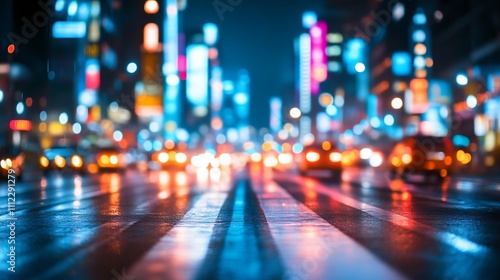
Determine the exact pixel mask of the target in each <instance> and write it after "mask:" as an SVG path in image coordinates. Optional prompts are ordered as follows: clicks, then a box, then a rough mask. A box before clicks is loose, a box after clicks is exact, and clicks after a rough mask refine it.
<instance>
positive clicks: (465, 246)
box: [294, 178, 489, 255]
mask: <svg viewBox="0 0 500 280" xmlns="http://www.w3.org/2000/svg"><path fill="white" fill-rule="evenodd" d="M294 181H295V182H296V183H298V184H301V182H299V181H298V179H297V178H294ZM314 188H315V191H318V192H320V193H323V194H325V195H328V196H329V197H331V198H333V199H335V200H337V201H338V202H340V203H342V204H344V205H347V206H349V207H352V208H355V209H358V210H360V211H363V212H365V213H367V214H369V215H371V216H374V217H376V218H379V219H381V220H384V221H387V222H390V223H392V224H395V225H397V226H400V227H402V228H405V229H408V230H411V231H414V232H416V233H419V234H422V235H425V236H427V237H430V238H432V239H434V240H438V241H440V242H442V243H445V244H448V245H450V246H452V247H454V248H455V249H457V250H459V251H460V252H464V253H470V254H478V255H482V254H485V253H487V252H488V251H489V250H488V248H487V247H485V246H483V245H480V244H477V243H475V242H473V241H470V240H468V239H466V238H463V237H460V236H458V235H456V234H454V233H451V232H446V231H440V230H437V229H435V228H433V227H431V226H428V225H426V224H423V223H420V222H418V221H415V220H412V219H410V218H407V217H404V216H401V215H398V214H395V213H392V212H389V211H386V210H383V209H380V208H378V207H375V206H373V205H370V204H367V203H364V202H361V201H358V200H356V199H354V198H351V197H349V196H347V195H344V194H342V193H340V192H339V191H337V190H334V189H331V188H327V187H325V186H323V185H321V184H320V183H319V182H318V183H317V184H315V186H314Z"/></svg>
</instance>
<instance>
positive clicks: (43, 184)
mask: <svg viewBox="0 0 500 280" xmlns="http://www.w3.org/2000/svg"><path fill="white" fill-rule="evenodd" d="M46 188H47V180H46V179H45V178H42V180H41V181H40V199H41V200H45V199H46V198H47V192H46V190H45V189H46Z"/></svg>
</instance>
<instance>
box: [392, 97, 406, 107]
mask: <svg viewBox="0 0 500 280" xmlns="http://www.w3.org/2000/svg"><path fill="white" fill-rule="evenodd" d="M391 106H392V108H393V109H395V110H399V109H401V108H403V100H402V99H401V98H399V97H395V98H394V99H392V101H391Z"/></svg>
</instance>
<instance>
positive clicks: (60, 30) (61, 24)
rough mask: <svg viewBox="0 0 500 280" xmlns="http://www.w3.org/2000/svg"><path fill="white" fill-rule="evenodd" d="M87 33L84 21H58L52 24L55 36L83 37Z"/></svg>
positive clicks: (53, 35)
mask: <svg viewBox="0 0 500 280" xmlns="http://www.w3.org/2000/svg"><path fill="white" fill-rule="evenodd" d="M86 33H87V25H86V24H85V22H84V21H56V22H54V25H53V26H52V37H54V38H83V37H85V34H86Z"/></svg>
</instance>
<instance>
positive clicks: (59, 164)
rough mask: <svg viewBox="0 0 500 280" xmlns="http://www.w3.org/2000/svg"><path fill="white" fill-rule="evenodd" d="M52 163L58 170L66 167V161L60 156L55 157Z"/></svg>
mask: <svg viewBox="0 0 500 280" xmlns="http://www.w3.org/2000/svg"><path fill="white" fill-rule="evenodd" d="M54 163H55V164H56V166H57V167H59V168H63V167H64V166H66V160H65V159H64V158H63V157H62V156H56V157H55V158H54Z"/></svg>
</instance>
